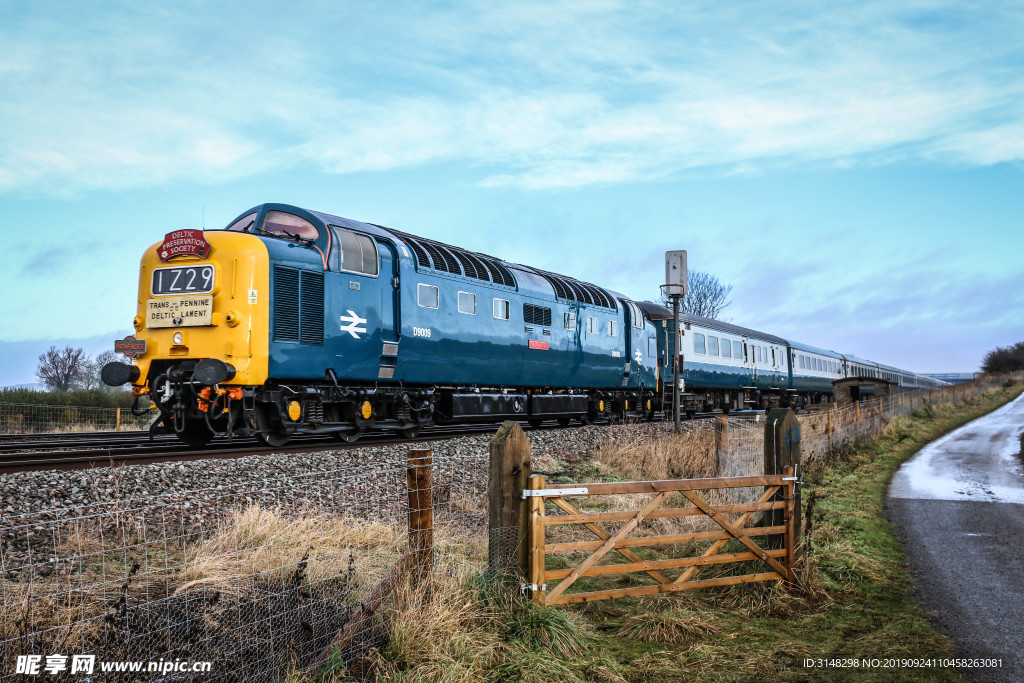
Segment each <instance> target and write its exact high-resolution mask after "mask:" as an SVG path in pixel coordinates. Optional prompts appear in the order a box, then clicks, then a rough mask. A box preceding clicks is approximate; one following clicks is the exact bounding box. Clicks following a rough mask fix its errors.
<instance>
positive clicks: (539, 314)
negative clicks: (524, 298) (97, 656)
mask: <svg viewBox="0 0 1024 683" xmlns="http://www.w3.org/2000/svg"><path fill="white" fill-rule="evenodd" d="M523 322H525V323H526V324H527V325H540V326H541V327H551V309H550V308H548V307H546V306H536V305H534V304H523Z"/></svg>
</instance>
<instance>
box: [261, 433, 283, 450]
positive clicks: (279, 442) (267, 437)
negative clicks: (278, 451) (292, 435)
mask: <svg viewBox="0 0 1024 683" xmlns="http://www.w3.org/2000/svg"><path fill="white" fill-rule="evenodd" d="M256 440H257V441H259V442H260V443H261V444H263V445H264V446H270V447H271V448H280V447H281V446H284V445H285V444H286V443H288V433H287V432H279V431H271V432H256Z"/></svg>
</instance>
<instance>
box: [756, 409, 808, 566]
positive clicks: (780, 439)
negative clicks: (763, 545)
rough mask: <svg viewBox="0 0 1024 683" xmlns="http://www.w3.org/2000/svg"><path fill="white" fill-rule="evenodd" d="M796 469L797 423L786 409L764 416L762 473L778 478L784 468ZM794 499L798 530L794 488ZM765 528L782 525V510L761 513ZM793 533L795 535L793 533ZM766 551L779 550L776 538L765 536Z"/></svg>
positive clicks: (797, 451) (798, 517) (797, 512)
mask: <svg viewBox="0 0 1024 683" xmlns="http://www.w3.org/2000/svg"><path fill="white" fill-rule="evenodd" d="M799 465H800V421H799V420H797V418H796V415H795V414H794V413H793V411H792V410H789V409H788V408H774V409H773V410H771V411H769V412H768V419H767V420H765V425H764V473H765V474H782V473H783V472H784V471H785V468H786V467H793V468H794V470H795V469H796V468H797V467H799ZM793 490H794V491H796V494H795V495H796V499H795V500H794V501H793V505H794V513H793V524H794V528H795V529H797V530H799V529H800V490H799V487H794V489H793ZM783 495H784V494H782V493H781V492H780V494H779V495H778V496H776V498H775V499H776V500H780V499H781V497H782V496H783ZM765 517H766V519H767V520H770V523H769V526H779V525H782V524H784V523H785V512H784V511H783V510H771V511H769V512H766V513H765ZM794 533H796V532H794ZM766 540H767V545H768V547H769V548H780V547H782V540H783V539H780V538H779V537H778V536H769V537H768V538H767V539H766ZM793 546H794V547H796V539H793Z"/></svg>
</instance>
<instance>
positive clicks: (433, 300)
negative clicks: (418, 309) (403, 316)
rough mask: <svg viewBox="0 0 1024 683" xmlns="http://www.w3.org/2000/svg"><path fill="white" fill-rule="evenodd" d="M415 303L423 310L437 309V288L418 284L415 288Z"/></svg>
mask: <svg viewBox="0 0 1024 683" xmlns="http://www.w3.org/2000/svg"><path fill="white" fill-rule="evenodd" d="M416 303H418V304H419V305H420V306H422V307H423V308H437V287H435V286H434V285H425V284H423V283H420V285H419V287H417V288H416Z"/></svg>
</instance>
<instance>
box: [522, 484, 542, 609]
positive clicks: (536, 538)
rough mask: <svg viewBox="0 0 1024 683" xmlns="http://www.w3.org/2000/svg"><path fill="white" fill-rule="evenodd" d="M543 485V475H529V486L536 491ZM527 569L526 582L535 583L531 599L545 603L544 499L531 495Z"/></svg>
mask: <svg viewBox="0 0 1024 683" xmlns="http://www.w3.org/2000/svg"><path fill="white" fill-rule="evenodd" d="M544 486H545V482H544V477H543V476H541V475H539V474H535V475H533V476H532V477H530V485H529V488H531V489H533V490H535V491H538V490H541V489H543V488H544ZM529 513H530V517H529V524H530V531H529V541H530V542H529V550H530V553H529V557H528V560H529V571H527V572H526V574H525V575H526V577H527V582H528V583H532V584H536V586H537V588H536V590H534V591H533V601H534V602H535V603H537V604H538V605H540V606H542V607H543V606H544V605H545V604H546V603H547V588H546V586H545V580H544V499H543V498H541V497H540V496H531V497H530V505H529Z"/></svg>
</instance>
